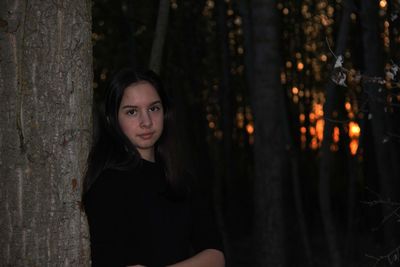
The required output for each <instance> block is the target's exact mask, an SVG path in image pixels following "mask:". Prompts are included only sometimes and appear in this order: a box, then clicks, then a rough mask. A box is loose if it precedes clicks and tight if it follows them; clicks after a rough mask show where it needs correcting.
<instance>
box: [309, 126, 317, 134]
mask: <svg viewBox="0 0 400 267" xmlns="http://www.w3.org/2000/svg"><path fill="white" fill-rule="evenodd" d="M309 131H310V135H311V136H314V135H315V134H316V131H315V128H314V127H312V126H311V127H310V129H309Z"/></svg>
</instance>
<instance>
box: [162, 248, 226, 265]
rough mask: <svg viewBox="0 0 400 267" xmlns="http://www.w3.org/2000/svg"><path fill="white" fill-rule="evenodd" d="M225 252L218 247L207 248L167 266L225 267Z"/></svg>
mask: <svg viewBox="0 0 400 267" xmlns="http://www.w3.org/2000/svg"><path fill="white" fill-rule="evenodd" d="M224 266H225V257H224V254H223V253H222V252H221V251H219V250H216V249H206V250H203V251H201V252H200V253H198V254H196V255H194V256H193V257H191V258H189V259H186V260H184V261H181V262H178V263H175V264H173V265H169V266H167V267H224Z"/></svg>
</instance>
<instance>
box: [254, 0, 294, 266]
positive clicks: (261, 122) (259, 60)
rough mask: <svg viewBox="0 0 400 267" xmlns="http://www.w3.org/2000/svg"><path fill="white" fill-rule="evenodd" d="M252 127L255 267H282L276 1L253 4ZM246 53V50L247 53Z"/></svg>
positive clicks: (282, 146)
mask: <svg viewBox="0 0 400 267" xmlns="http://www.w3.org/2000/svg"><path fill="white" fill-rule="evenodd" d="M251 12H252V19H253V50H252V51H253V62H254V64H253V70H254V72H253V76H252V79H251V80H252V81H253V82H254V84H253V86H252V87H251V88H252V91H251V101H252V108H253V113H254V122H255V128H254V129H255V131H254V135H255V143H254V160H255V185H254V198H255V214H254V221H255V225H254V236H255V250H256V251H255V258H256V265H255V266H284V265H285V260H284V250H285V249H284V234H283V232H284V229H283V227H284V221H283V194H282V192H283V181H284V179H285V175H286V174H285V170H284V169H285V166H284V165H285V163H287V161H286V156H287V155H286V151H285V141H284V136H285V134H284V125H283V124H282V121H281V118H282V116H281V114H282V112H283V110H282V109H284V103H283V99H282V94H281V91H280V90H283V89H282V87H281V84H280V78H279V75H280V63H281V58H280V52H279V40H280V35H279V26H278V25H279V16H278V13H277V10H276V1H273V0H254V1H251ZM248 52H250V51H248Z"/></svg>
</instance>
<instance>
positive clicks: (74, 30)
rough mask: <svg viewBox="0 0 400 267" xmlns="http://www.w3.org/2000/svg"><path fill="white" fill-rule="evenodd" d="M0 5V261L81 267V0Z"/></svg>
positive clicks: (84, 83) (87, 46) (86, 105)
mask: <svg viewBox="0 0 400 267" xmlns="http://www.w3.org/2000/svg"><path fill="white" fill-rule="evenodd" d="M0 6H1V7H2V8H1V10H0V21H1V23H0V25H1V26H0V35H1V36H0V47H1V50H0V100H1V103H2V104H1V105H0V127H1V132H0V175H1V177H0V214H1V215H0V218H1V219H0V247H1V252H0V262H1V263H2V265H3V264H4V266H87V265H88V263H89V250H88V231H87V225H86V219H85V216H84V214H83V213H82V212H81V209H80V196H81V193H80V191H81V177H82V174H83V171H84V168H85V163H86V156H87V152H88V149H89V140H90V138H91V128H92V125H91V106H92V54H91V53H92V48H91V6H90V1H78V0H69V1H68V0H66V1H37V0H33V1H23V0H19V1H18V0H16V1H5V0H1V3H0Z"/></svg>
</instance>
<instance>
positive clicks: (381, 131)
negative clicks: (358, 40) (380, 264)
mask: <svg viewBox="0 0 400 267" xmlns="http://www.w3.org/2000/svg"><path fill="white" fill-rule="evenodd" d="M378 10H379V8H378V3H377V2H375V1H372V0H365V1H361V12H360V17H361V27H362V34H363V47H364V50H363V58H364V74H365V77H383V68H384V64H383V53H382V44H381V40H380V37H379V28H378V25H379V24H378V21H379V17H378ZM363 89H364V92H365V93H366V95H368V107H369V114H368V116H367V117H368V118H369V119H370V124H371V128H372V136H373V140H374V150H375V153H376V161H377V167H378V176H379V177H378V179H379V181H380V182H379V183H380V186H381V190H380V191H381V197H382V198H383V199H389V200H392V201H395V200H397V197H398V194H397V193H398V189H397V188H398V187H397V186H398V182H397V180H398V177H399V175H400V174H399V167H398V166H399V161H398V151H394V150H393V148H395V147H396V146H397V143H396V140H393V139H391V138H389V137H388V132H389V131H390V130H389V129H390V128H391V125H390V123H389V120H388V115H387V106H386V105H385V102H386V99H387V89H386V88H385V87H384V86H383V85H381V84H378V83H373V82H371V81H368V80H364V83H363ZM392 211H393V210H392V209H391V207H383V212H384V215H385V216H386V215H388V214H390V213H391V212H392ZM397 227H398V226H397V225H396V220H393V221H391V222H389V223H386V224H385V225H384V236H385V241H387V242H388V245H391V246H395V245H396V244H395V237H394V234H393V233H396V231H395V229H396V228H397Z"/></svg>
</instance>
